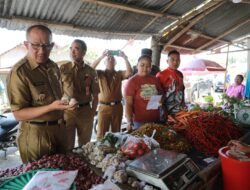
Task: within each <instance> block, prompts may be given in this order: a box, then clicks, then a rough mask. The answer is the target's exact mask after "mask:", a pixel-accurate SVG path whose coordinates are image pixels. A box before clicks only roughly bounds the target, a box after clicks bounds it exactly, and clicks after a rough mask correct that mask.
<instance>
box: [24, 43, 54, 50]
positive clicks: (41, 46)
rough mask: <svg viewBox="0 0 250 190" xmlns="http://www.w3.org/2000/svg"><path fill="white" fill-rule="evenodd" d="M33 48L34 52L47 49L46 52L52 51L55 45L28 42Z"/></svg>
mask: <svg viewBox="0 0 250 190" xmlns="http://www.w3.org/2000/svg"><path fill="white" fill-rule="evenodd" d="M28 43H29V44H30V45H31V47H32V48H33V49H34V50H39V48H42V49H46V50H51V49H52V48H53V46H54V43H51V44H33V43H31V42H28Z"/></svg>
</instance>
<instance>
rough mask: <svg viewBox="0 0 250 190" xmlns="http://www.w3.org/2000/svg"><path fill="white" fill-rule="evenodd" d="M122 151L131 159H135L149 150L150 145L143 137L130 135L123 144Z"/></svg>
mask: <svg viewBox="0 0 250 190" xmlns="http://www.w3.org/2000/svg"><path fill="white" fill-rule="evenodd" d="M121 151H122V152H123V153H124V154H125V155H126V156H128V157H129V158H130V159H135V158H138V157H140V156H142V155H144V154H145V153H147V152H149V151H150V147H148V145H146V143H145V142H144V140H143V138H136V137H133V136H130V137H128V139H127V141H126V142H125V143H124V145H122V147H121Z"/></svg>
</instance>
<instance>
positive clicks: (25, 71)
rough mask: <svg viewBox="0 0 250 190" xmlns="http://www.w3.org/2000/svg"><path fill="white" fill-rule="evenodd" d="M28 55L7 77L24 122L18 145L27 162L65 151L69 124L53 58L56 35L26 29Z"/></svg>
mask: <svg viewBox="0 0 250 190" xmlns="http://www.w3.org/2000/svg"><path fill="white" fill-rule="evenodd" d="M24 45H25V47H26V48H27V50H28V53H27V55H26V56H25V57H24V58H23V59H21V60H20V61H19V62H18V63H17V64H15V65H14V66H13V68H12V70H11V72H10V74H9V76H8V78H7V91H8V97H9V102H10V106H11V110H12V111H13V114H14V116H15V118H16V119H17V120H18V121H21V122H20V125H19V132H18V136H17V144H18V148H19V152H20V156H21V159H22V161H23V162H24V163H27V162H31V161H33V160H38V159H40V158H41V157H42V156H43V155H46V154H53V153H60V152H64V151H65V146H64V143H63V140H64V134H65V125H64V121H63V110H66V109H70V108H74V106H75V105H72V106H69V105H65V104H64V103H63V102H62V101H61V100H60V99H61V98H62V89H61V83H60V78H61V77H60V72H59V69H58V67H57V65H56V64H55V63H54V62H53V61H51V60H50V59H49V55H50V52H51V50H52V48H53V46H54V43H53V42H52V33H51V30H50V29H49V28H47V27H46V26H43V25H33V26H30V27H29V28H28V29H27V30H26V41H25V42H24Z"/></svg>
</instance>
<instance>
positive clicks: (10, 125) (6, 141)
mask: <svg viewBox="0 0 250 190" xmlns="http://www.w3.org/2000/svg"><path fill="white" fill-rule="evenodd" d="M17 129H18V121H17V120H16V119H15V117H14V115H13V113H4V114H2V115H0V150H2V151H4V153H5V158H6V156H7V155H6V154H7V149H8V148H9V147H16V135H17Z"/></svg>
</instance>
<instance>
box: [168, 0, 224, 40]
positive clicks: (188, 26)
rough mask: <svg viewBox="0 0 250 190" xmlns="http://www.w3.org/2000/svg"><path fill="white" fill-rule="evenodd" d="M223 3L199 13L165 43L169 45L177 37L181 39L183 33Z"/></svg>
mask: <svg viewBox="0 0 250 190" xmlns="http://www.w3.org/2000/svg"><path fill="white" fill-rule="evenodd" d="M223 3H224V1H221V2H219V3H218V4H217V5H214V6H213V7H210V9H208V10H207V11H205V12H202V13H200V15H198V16H197V17H195V18H194V19H193V20H191V21H190V24H188V25H187V26H186V27H184V28H183V29H182V30H181V31H180V32H179V33H177V34H176V35H175V36H174V37H173V38H171V39H170V40H169V41H168V42H167V44H168V45H169V44H172V43H173V42H175V41H176V40H177V39H178V38H179V37H181V36H182V35H183V34H184V33H186V32H187V31H188V30H189V29H190V28H191V27H193V26H194V25H195V24H196V23H197V22H199V21H200V20H201V19H202V18H204V17H205V16H206V15H208V14H209V13H211V12H212V11H214V10H215V9H217V8H218V7H220V6H221V5H222V4H223Z"/></svg>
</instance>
